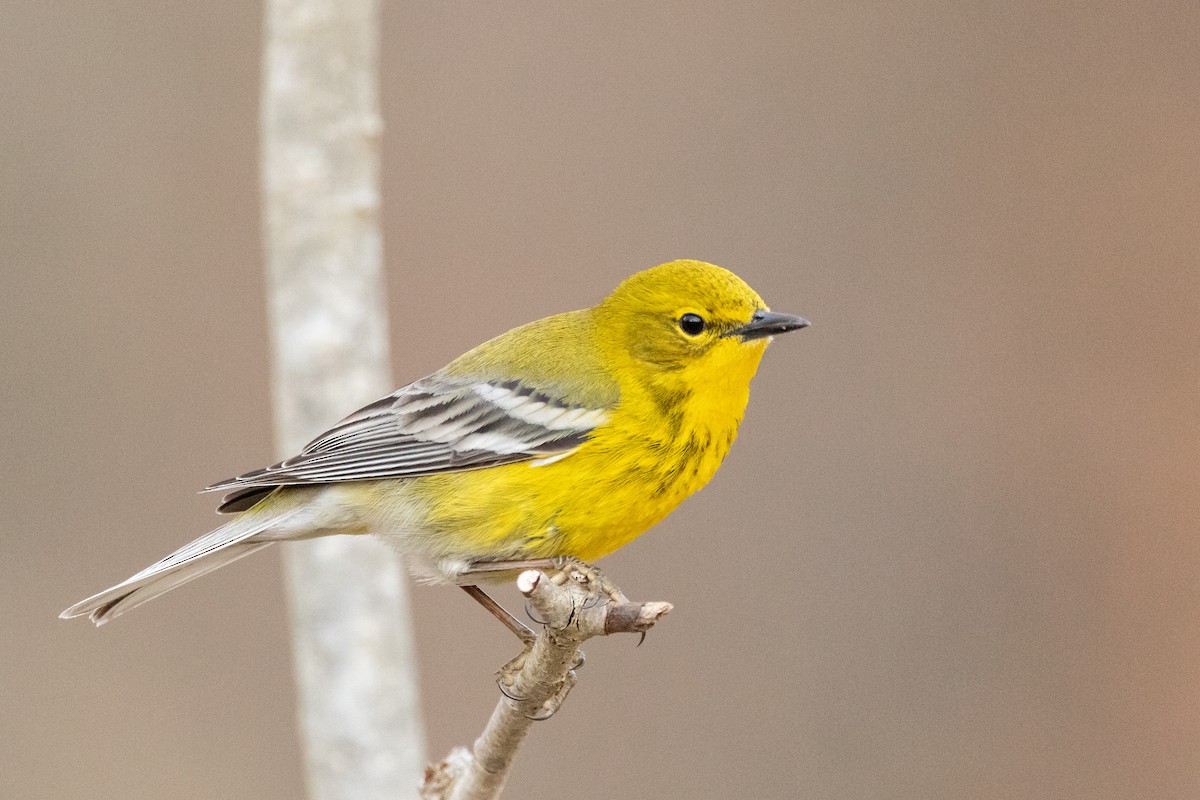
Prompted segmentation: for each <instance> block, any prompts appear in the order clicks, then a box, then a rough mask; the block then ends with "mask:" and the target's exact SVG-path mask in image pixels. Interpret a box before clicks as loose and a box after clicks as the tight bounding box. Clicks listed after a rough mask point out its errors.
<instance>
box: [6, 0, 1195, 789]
mask: <svg viewBox="0 0 1200 800" xmlns="http://www.w3.org/2000/svg"><path fill="white" fill-rule="evenodd" d="M0 18H2V19H0V23H2V24H0V101H2V107H3V114H2V119H0V176H2V184H0V204H2V206H0V303H2V306H0V337H2V338H0V359H2V368H3V372H2V374H3V381H4V391H3V392H2V393H0V402H2V403H3V414H2V415H0V425H2V426H3V429H2V430H0V442H2V443H3V448H4V458H3V464H4V472H3V476H2V478H3V480H0V507H2V509H3V514H2V518H0V554H2V555H0V599H2V601H3V606H4V608H5V610H6V613H5V622H4V626H3V632H2V633H0V645H2V647H0V797H4V798H55V799H56V800H68V799H70V798H89V799H91V798H118V797H119V798H161V797H171V798H212V797H221V798H264V799H269V798H295V797H297V796H299V794H300V793H301V791H302V777H301V772H300V769H299V761H298V757H299V747H298V745H297V742H296V736H295V725H294V720H293V709H292V678H291V674H290V657H289V652H288V638H287V632H286V629H285V614H284V607H283V601H282V599H281V592H280V569H279V563H278V554H277V553H267V554H265V555H260V556H256V557H255V558H253V559H248V560H247V561H244V562H241V563H239V564H238V565H236V566H235V567H232V568H230V569H229V570H225V571H222V572H220V573H218V574H214V575H212V576H210V577H208V578H206V579H204V580H203V581H200V582H197V583H195V584H192V585H190V586H188V587H187V588H186V589H183V590H180V591H179V592H176V593H174V594H172V595H170V596H169V597H166V598H164V599H162V600H159V601H156V602H155V603H153V604H151V605H149V606H147V607H145V608H144V609H139V610H138V611H137V612H136V613H134V614H131V615H130V616H128V617H126V618H122V619H121V620H119V621H118V622H116V623H115V624H113V625H110V626H107V627H106V628H104V629H102V630H99V631H97V630H93V629H92V628H91V627H90V626H88V625H86V624H83V623H79V622H76V623H67V622H60V621H58V620H57V619H55V617H56V615H57V613H58V612H59V611H60V610H61V609H62V608H63V607H65V606H66V605H68V604H69V603H71V602H74V601H75V600H78V599H80V598H81V597H83V596H85V595H87V594H90V593H92V592H94V591H97V590H99V589H102V588H104V587H106V586H108V585H109V584H111V583H113V582H115V581H117V580H119V579H122V578H124V577H126V576H127V575H129V574H130V573H131V572H133V571H134V570H137V569H140V568H141V567H143V566H145V565H146V564H147V563H149V562H151V561H153V560H155V559H157V558H159V557H160V556H162V555H163V554H165V553H166V552H168V551H170V550H172V549H174V548H175V547H176V546H178V545H180V544H182V543H184V542H185V541H187V540H189V539H190V538H192V537H193V536H195V535H197V534H199V533H202V532H203V531H205V530H207V529H208V528H209V527H210V526H211V525H212V524H213V523H214V521H215V518H214V517H213V516H212V507H213V499H212V498H210V497H201V496H197V495H196V494H194V490H195V489H197V488H199V487H201V486H204V485H206V484H207V483H209V482H211V481H213V480H216V479H220V478H224V477H227V476H229V475H232V474H235V473H237V472H240V471H243V470H245V469H249V468H253V467H257V466H261V465H263V464H265V463H267V462H269V461H271V460H273V458H274V456H275V453H274V451H273V447H272V443H271V440H270V422H269V413H270V407H269V397H268V377H267V376H268V359H269V354H268V350H267V344H266V328H265V325H266V322H265V318H264V299H263V278H262V275H261V268H262V257H261V253H260V243H259V218H258V215H259V209H258V196H257V180H258V175H257V160H256V152H257V146H258V139H257V137H258V129H257V119H256V114H257V97H258V95H257V93H258V88H259V86H258V83H259V81H258V69H259V50H260V36H261V22H260V15H259V9H258V8H257V7H256V6H255V5H254V4H252V3H233V2H224V3H221V2H213V3H179V2H176V3H149V2H124V3H120V2H112V3H74V4H51V3H41V2H7V3H4V4H3V7H2V8H0ZM382 53H383V58H382V69H383V77H382V86H383V93H384V115H385V121H386V126H387V127H386V134H385V137H384V139H383V181H384V196H385V224H386V232H387V236H388V238H387V241H386V245H385V246H386V257H387V267H388V270H389V275H388V280H389V282H390V283H389V285H390V307H391V314H392V324H393V338H394V342H395V350H394V360H395V370H396V375H397V378H398V380H403V381H407V380H409V379H412V378H415V377H419V376H421V375H423V374H425V373H426V372H428V371H430V370H432V369H435V368H437V367H438V366H440V365H441V364H443V363H444V362H445V361H446V360H448V359H449V358H451V357H452V356H454V355H457V354H458V353H459V352H461V351H463V350H465V349H466V348H468V347H470V346H471V345H473V344H476V343H477V342H479V341H481V340H483V339H484V338H487V337H489V336H491V335H493V334H495V333H498V332H500V331H503V330H505V329H507V328H509V327H511V326H513V325H515V324H517V323H520V322H524V321H526V320H528V319H531V318H533V317H536V316H542V315H544V314H548V313H551V312H555V311H560V310H566V309H570V308H577V307H582V306H585V305H590V304H591V303H593V302H594V301H596V300H597V299H598V298H599V297H601V296H602V295H603V294H605V293H606V292H607V291H608V290H609V289H611V288H612V287H613V286H614V285H615V284H616V283H617V281H618V280H619V279H620V278H622V277H624V276H625V275H627V274H628V273H631V272H633V271H634V270H636V269H639V268H641V267H645V266H650V265H652V264H655V263H658V262H661V261H665V260H668V259H671V258H676V257H693V258H702V259H706V260H710V261H714V262H717V263H719V264H722V265H725V266H728V267H730V268H732V269H734V270H735V271H737V272H739V273H740V274H741V275H742V276H743V277H745V278H746V279H747V280H748V281H749V282H750V283H751V284H752V285H753V286H755V287H756V288H757V289H758V290H759V291H760V292H761V293H762V294H763V295H764V296H765V297H766V298H767V299H768V300H769V301H770V302H771V303H772V304H773V306H774V307H775V308H776V309H778V310H784V311H792V312H796V313H802V314H805V315H806V316H809V317H810V318H811V319H812V320H813V321H814V325H813V327H812V328H811V329H810V330H807V331H805V332H803V333H799V334H795V335H793V336H792V337H788V338H786V339H783V340H781V341H779V342H777V343H776V345H775V346H774V347H772V349H771V352H770V353H769V354H768V357H767V359H766V360H765V362H764V364H763V367H762V369H761V371H760V375H759V378H758V379H757V381H756V384H755V392H754V397H753V400H752V402H751V408H750V412H749V415H748V417H747V422H746V423H745V425H744V426H743V432H742V437H741V439H740V441H739V442H738V445H737V447H735V449H734V453H733V454H732V456H731V457H730V458H729V460H728V461H727V462H726V464H725V467H724V468H723V470H722V471H721V473H720V474H719V475H718V477H717V479H716V480H715V481H714V483H713V485H712V486H710V487H709V488H708V489H706V490H705V491H704V492H702V493H701V494H700V495H699V496H697V497H695V498H693V499H692V500H691V501H689V502H688V503H686V504H685V505H684V507H682V508H681V509H680V510H679V511H678V512H677V513H675V514H674V515H673V516H672V517H671V518H670V519H669V520H667V521H666V522H665V523H664V524H662V525H661V526H659V528H657V529H656V530H654V531H653V532H651V533H650V534H649V535H647V536H645V537H643V538H642V539H640V540H639V541H637V542H636V543H634V544H633V545H631V546H629V547H628V548H626V549H625V550H623V551H622V552H620V553H618V554H616V555H615V556H613V557H611V558H609V559H607V560H606V562H605V566H606V567H607V568H608V570H609V571H610V572H611V574H612V575H613V576H614V577H616V578H617V579H618V580H619V582H620V583H621V584H622V585H623V586H624V587H625V588H626V589H627V590H628V591H629V592H630V594H632V595H636V596H638V597H642V598H646V599H651V598H662V599H669V600H672V601H674V602H675V603H676V604H677V611H676V612H675V614H674V615H673V616H672V617H671V618H670V619H669V620H668V621H667V622H666V623H665V624H663V625H662V626H661V627H660V628H659V629H657V630H656V631H654V633H653V634H652V635H651V636H650V637H649V638H648V639H647V641H646V643H645V645H644V646H642V647H641V648H638V649H634V648H633V646H632V642H630V641H627V640H623V639H622V640H613V641H600V642H594V643H592V645H591V646H590V647H589V648H588V655H589V664H588V666H587V667H586V669H585V670H584V672H583V674H582V680H581V684H580V686H579V687H578V688H577V689H576V690H575V692H574V694H573V695H572V696H571V699H570V701H569V703H568V704H567V706H566V707H565V709H564V711H563V712H562V713H560V714H559V716H558V717H556V718H555V719H553V720H552V721H550V722H547V723H544V724H541V725H538V726H536V727H535V729H534V731H533V734H532V736H531V738H530V740H529V741H528V743H527V746H526V747H525V749H524V751H523V753H522V756H521V759H520V762H519V765H518V768H517V770H516V775H515V777H514V779H513V780H512V783H511V788H510V791H509V794H510V796H512V797H531V798H532V797H556V796H559V794H560V792H561V783H562V779H561V778H556V777H554V776H563V775H569V776H572V777H571V778H570V779H569V783H570V785H571V787H572V791H578V792H581V793H583V794H586V795H587V796H594V797H601V796H612V797H647V798H650V797H687V798H730V797H755V798H759V797H761V798H787V797H794V796H803V797H814V798H962V797H987V798H1089V800H1091V799H1094V798H1130V797H1146V798H1192V797H1196V796H1197V795H1198V794H1200V680H1198V679H1200V675H1198V672H1200V670H1198V666H1197V665H1198V663H1200V637H1198V634H1197V624H1196V623H1197V619H1198V617H1200V588H1198V587H1200V579H1198V573H1200V567H1198V564H1197V557H1198V556H1200V537H1198V536H1197V528H1198V522H1200V414H1198V406H1200V403H1198V398H1200V359H1198V354H1200V324H1198V322H1200V263H1198V256H1200V55H1198V54H1200V6H1198V5H1197V4H1196V3H1194V2H1190V0H1189V1H1188V2H1179V3H1169V2H1163V3H1153V4H1141V5H1140V6H1135V5H1132V4H1127V3H1115V2H1113V3H1090V4H1076V3H1046V2H1010V3H980V2H969V3H962V2H948V1H943V2H924V3H920V2H911V3H877V4H863V3H844V2H833V1H832V0H829V1H825V0H822V1H821V2H811V3H804V4H795V3H739V4H726V3H715V2H704V3H669V4H661V3H620V4H618V3H606V4H594V5H589V6H586V7H585V6H582V5H578V4H570V5H569V6H564V5H560V4H533V5H531V4H527V3H519V2H500V3H490V4H476V3H423V4H413V3H397V2H388V3H386V7H385V12H384V31H383V48H382ZM347 410H349V409H347ZM331 422H332V420H331ZM412 594H413V600H414V603H415V606H416V611H417V620H416V625H417V633H418V637H419V642H418V644H419V648H420V657H421V664H420V667H421V681H422V686H423V696H424V714H425V719H426V722H427V725H428V731H429V749H428V754H429V755H430V756H440V755H442V754H444V752H445V751H446V750H447V749H448V748H449V747H450V746H451V745H452V744H456V743H464V744H465V743H467V742H469V741H470V740H471V739H472V738H473V737H474V736H475V735H476V734H477V733H478V731H479V729H480V728H481V726H482V723H483V721H484V719H485V718H486V715H487V714H488V712H489V710H490V708H491V705H492V704H493V702H494V699H495V696H496V690H495V688H494V686H493V685H492V683H491V673H492V671H493V670H494V669H495V668H496V667H498V666H499V665H500V664H502V663H503V662H504V661H505V660H507V659H508V658H509V657H510V656H511V655H513V643H512V641H510V640H509V638H508V635H507V634H506V633H505V632H504V631H503V630H501V629H500V626H498V625H496V624H495V623H494V622H492V621H491V620H489V619H487V618H486V617H485V615H483V614H482V613H481V612H480V610H479V609H478V608H475V607H474V606H473V604H471V603H470V601H469V600H468V599H467V598H465V597H464V596H462V595H461V593H459V592H456V591H452V590H448V589H415V590H414V591H413V593H412Z"/></svg>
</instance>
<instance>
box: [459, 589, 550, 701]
mask: <svg viewBox="0 0 1200 800" xmlns="http://www.w3.org/2000/svg"><path fill="white" fill-rule="evenodd" d="M460 588H461V589H462V590H463V591H464V592H466V593H467V594H469V595H470V596H471V597H473V598H474V599H475V601H476V602H477V603H479V605H481V606H483V607H484V608H486V609H487V610H488V612H489V613H490V614H491V615H492V616H493V617H495V618H496V619H498V620H500V621H501V622H503V623H504V626H505V627H506V628H508V629H509V630H510V631H512V632H513V633H515V634H516V635H517V638H518V639H520V640H521V643H522V644H524V645H525V647H524V648H523V649H522V650H521V652H520V653H519V654H517V657H516V658H514V659H512V660H511V661H509V662H508V663H507V664H505V665H504V666H503V667H501V668H500V671H499V672H497V673H496V686H497V687H498V688H499V689H500V691H501V692H502V693H503V694H504V695H505V696H507V697H509V698H511V699H513V700H517V701H520V700H523V699H524V698H522V697H517V696H516V695H515V694H513V687H514V686H515V685H516V683H517V673H519V672H520V671H521V667H523V666H525V659H526V658H527V657H528V656H529V651H530V650H532V649H533V640H534V639H535V638H537V637H536V636H535V634H534V632H533V631H531V630H529V628H527V627H526V626H525V625H524V623H522V622H521V620H519V619H517V618H516V617H514V616H513V615H512V614H510V613H508V611H507V610H506V609H505V608H504V606H502V605H500V604H499V603H497V602H496V601H495V600H493V599H492V598H491V596H490V595H488V593H487V592H485V591H484V590H483V589H480V588H479V587H478V586H462V587H460Z"/></svg>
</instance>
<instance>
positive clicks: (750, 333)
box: [725, 311, 811, 342]
mask: <svg viewBox="0 0 1200 800" xmlns="http://www.w3.org/2000/svg"><path fill="white" fill-rule="evenodd" d="M810 324H811V323H809V321H808V320H806V319H805V318H804V317H797V316H795V315H794V314H776V313H775V312H774V311H755V312H754V316H753V317H751V318H750V321H749V322H747V323H746V324H745V325H743V326H741V327H740V328H734V329H733V330H731V331H730V332H729V333H727V334H725V335H726V336H737V337H739V338H741V340H742V341H743V342H748V341H750V340H752V339H762V338H763V337H765V336H774V335H776V334H778V333H787V332H788V331H798V330H800V329H801V328H807V327H808V326H809V325H810Z"/></svg>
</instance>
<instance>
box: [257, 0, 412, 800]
mask: <svg viewBox="0 0 1200 800" xmlns="http://www.w3.org/2000/svg"><path fill="white" fill-rule="evenodd" d="M378 16H379V13H378V4H377V0H268V2H267V4H266V18H265V26H264V35H265V57H264V68H263V90H262V91H263V96H262V184H263V204H264V234H265V246H266V253H267V271H268V284H269V286H268V294H269V303H270V310H271V322H272V326H271V333H272V340H273V350H274V356H275V357H274V387H273V388H274V398H275V422H276V440H277V443H278V446H279V448H280V451H281V454H282V455H283V456H285V457H286V456H289V455H291V454H293V453H295V452H298V451H299V450H300V448H301V446H302V445H303V444H304V442H305V441H306V440H307V439H309V438H310V437H311V436H312V435H313V434H314V433H315V432H317V431H319V430H322V429H323V428H325V427H327V426H328V425H329V424H330V423H332V422H334V421H335V420H337V419H338V418H340V417H342V416H343V415H345V413H346V411H347V410H348V409H352V408H357V407H358V406H360V405H363V404H364V403H367V402H370V401H371V400H374V399H376V398H378V397H380V396H382V395H384V394H386V393H387V392H388V391H390V390H391V389H392V380H391V375H390V372H389V368H388V365H389V360H390V359H389V355H388V346H387V341H388V339H387V316H386V312H385V309H384V305H383V298H384V296H385V291H384V283H383V277H382V267H381V262H382V257H381V239H380V232H379V189H378V172H379V157H378V136H379V132H380V129H381V127H382V125H381V122H380V117H379V110H378V98H377V90H376V71H377V70H376V60H377V58H376V51H377V40H378V35H379V33H378V31H379V25H378ZM284 557H285V563H286V572H287V577H288V589H289V600H290V606H291V615H292V630H293V657H294V662H295V668H296V676H297V684H298V686H297V690H298V693H299V697H298V715H299V718H300V726H301V735H302V738H303V740H304V745H305V754H306V765H307V773H308V786H309V793H310V795H311V796H312V797H313V798H316V799H317V800H372V799H373V798H379V800H382V799H383V798H387V800H394V798H397V797H416V791H417V784H418V782H419V779H420V775H421V767H422V764H423V762H424V756H423V749H424V748H423V745H422V734H421V726H420V715H419V706H418V699H417V692H416V678H415V668H414V659H413V647H412V636H411V632H410V629H409V624H410V623H409V612H408V600H407V589H406V586H405V583H404V578H403V574H402V573H401V571H400V570H399V568H398V566H397V564H396V561H395V558H394V557H393V556H392V554H391V553H390V552H389V551H388V550H387V549H386V548H385V547H384V546H383V545H381V544H379V543H378V542H374V541H370V540H368V539H367V538H365V537H363V538H359V537H346V536H337V537H328V538H324V539H317V540H313V541H309V542H300V543H294V544H289V545H288V546H287V547H286V548H285V553H284Z"/></svg>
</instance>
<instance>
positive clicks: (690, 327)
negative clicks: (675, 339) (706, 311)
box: [679, 314, 704, 336]
mask: <svg viewBox="0 0 1200 800" xmlns="http://www.w3.org/2000/svg"><path fill="white" fill-rule="evenodd" d="M679 329H680V330H682V331H683V332H684V333H686V334H687V335H688V336H699V335H700V334H701V333H703V332H704V318H703V317H701V316H700V315H699V314H684V315H683V316H682V317H680V318H679Z"/></svg>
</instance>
